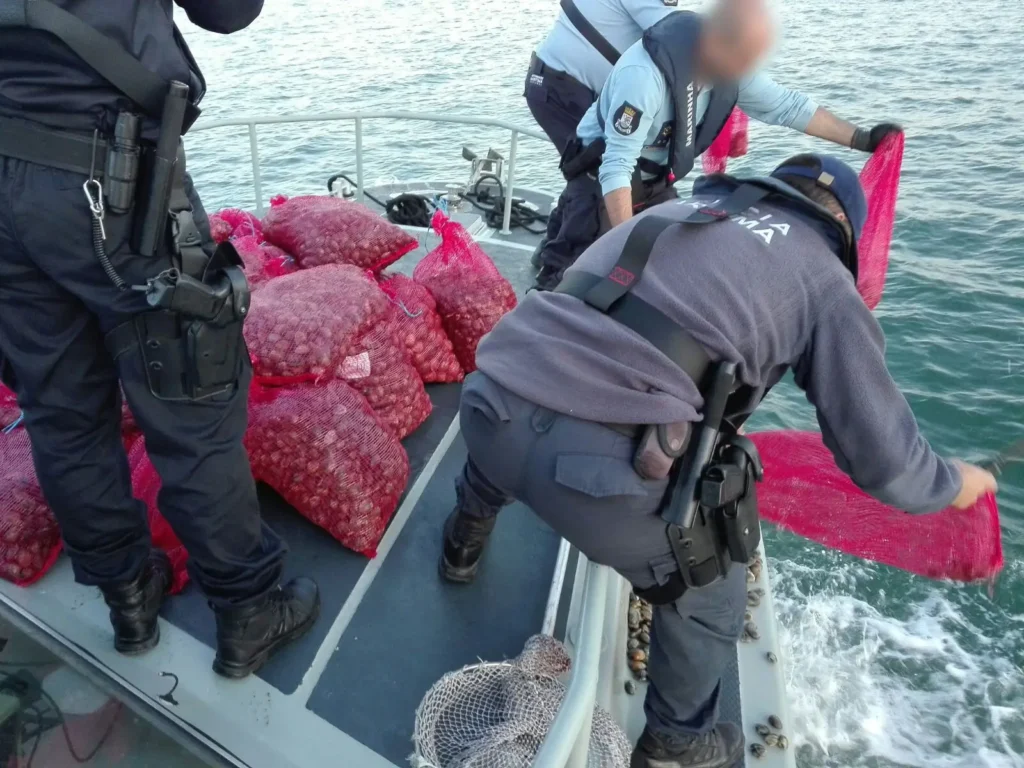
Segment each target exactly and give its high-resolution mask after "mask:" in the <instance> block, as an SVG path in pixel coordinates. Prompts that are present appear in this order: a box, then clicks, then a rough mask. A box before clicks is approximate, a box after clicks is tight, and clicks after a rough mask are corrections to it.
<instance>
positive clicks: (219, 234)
mask: <svg viewBox="0 0 1024 768" xmlns="http://www.w3.org/2000/svg"><path fill="white" fill-rule="evenodd" d="M231 229H232V227H231V225H230V224H228V223H227V222H226V221H224V219H222V218H221V217H220V216H218V215H217V214H216V213H214V214H212V215H211V216H210V235H212V236H213V242H215V243H223V242H227V241H228V240H230V239H231Z"/></svg>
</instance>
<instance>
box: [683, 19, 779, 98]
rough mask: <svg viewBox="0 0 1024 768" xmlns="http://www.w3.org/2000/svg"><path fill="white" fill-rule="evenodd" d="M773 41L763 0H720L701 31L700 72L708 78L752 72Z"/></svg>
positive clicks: (728, 77) (722, 78) (719, 79)
mask: <svg viewBox="0 0 1024 768" xmlns="http://www.w3.org/2000/svg"><path fill="white" fill-rule="evenodd" d="M773 41H774V30H773V28H772V22H771V18H770V16H769V14H768V10H767V8H766V7H765V5H764V2H763V0H719V2H718V4H717V5H716V6H715V8H714V10H713V11H712V12H711V14H710V15H709V16H708V17H707V19H706V20H705V24H704V30H703V34H702V35H701V50H700V70H701V75H702V77H704V78H705V79H707V80H709V81H711V82H716V81H717V82H723V81H734V80H739V79H740V78H741V77H743V76H745V75H748V74H751V73H752V72H754V71H755V70H756V69H757V67H758V65H759V64H760V63H761V61H762V60H763V59H764V57H765V56H766V55H767V53H768V51H769V50H770V49H771V46H772V43H773Z"/></svg>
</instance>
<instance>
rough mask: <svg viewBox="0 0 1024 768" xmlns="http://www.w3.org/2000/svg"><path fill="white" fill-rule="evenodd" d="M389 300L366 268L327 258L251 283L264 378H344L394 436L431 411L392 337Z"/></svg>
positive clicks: (254, 340) (255, 350)
mask: <svg viewBox="0 0 1024 768" xmlns="http://www.w3.org/2000/svg"><path fill="white" fill-rule="evenodd" d="M392 309H393V307H392V305H391V301H390V300H389V299H388V297H387V296H385V295H384V292H383V291H382V290H381V289H380V287H379V286H378V285H377V283H376V281H375V280H374V279H373V278H372V277H370V276H369V275H368V274H367V273H366V272H365V271H364V270H361V269H359V268H357V267H353V266H347V265H338V264H333V265H327V266H324V267H317V268H316V269H310V270H299V271H298V272H295V273H294V274H291V275H285V276H284V277H280V278H276V279H274V280H270V281H269V282H267V283H266V285H263V286H261V287H260V289H259V290H258V291H254V292H253V295H252V307H251V308H250V310H249V317H248V319H247V320H246V323H245V326H244V327H245V340H246V342H247V344H248V345H249V351H250V353H251V354H252V356H253V358H254V367H255V372H256V375H257V376H259V377H261V378H265V379H274V378H278V377H283V378H286V379H287V378H295V377H304V376H313V377H316V378H322V379H324V380H329V379H335V378H341V379H344V380H345V381H348V382H349V383H351V384H352V386H354V387H356V388H357V389H358V390H359V391H360V392H361V393H363V394H364V395H365V396H366V398H367V399H368V400H369V401H370V405H371V406H372V407H373V408H374V409H375V410H377V411H378V413H379V414H380V415H381V418H382V419H383V420H384V422H385V423H386V424H387V425H388V426H389V427H391V428H392V429H393V430H394V432H395V434H397V435H398V436H399V438H402V437H405V436H406V435H407V434H409V433H410V432H412V431H413V430H414V429H416V427H418V426H419V425H420V424H422V423H423V421H424V420H425V419H426V418H427V416H429V415H430V410H431V406H430V398H429V397H428V396H427V392H426V390H425V389H424V388H423V382H422V380H421V379H420V377H419V374H418V373H417V372H416V369H415V368H414V367H413V365H412V362H411V361H410V360H409V356H408V354H407V353H406V352H405V350H404V349H403V348H402V347H401V345H400V344H399V342H398V340H397V339H396V338H395V329H394V326H393V324H392V323H391V322H389V320H390V318H391V316H392V315H391V312H392Z"/></svg>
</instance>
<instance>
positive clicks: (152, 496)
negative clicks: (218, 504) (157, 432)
mask: <svg viewBox="0 0 1024 768" xmlns="http://www.w3.org/2000/svg"><path fill="white" fill-rule="evenodd" d="M128 466H129V468H130V469H131V473H132V493H134V494H135V498H137V499H139V500H140V501H142V502H143V503H144V504H145V505H146V511H147V515H148V519H149V533H150V536H151V537H152V539H153V546H154V547H158V548H159V549H162V550H163V551H164V552H166V553H167V557H168V558H170V561H171V568H172V569H173V570H174V579H173V581H172V582H171V594H172V595H176V594H178V593H179V592H181V590H183V589H184V588H185V585H186V584H188V570H186V567H185V565H186V563H187V562H188V552H186V551H185V546H184V545H183V544H182V543H181V539H179V538H178V536H177V534H175V533H174V531H173V530H172V529H171V526H170V523H168V522H167V521H166V520H165V519H164V516H163V515H161V514H160V511H159V509H157V496H158V495H159V494H160V475H158V474H157V473H156V469H155V468H154V467H153V463H152V462H151V461H150V460H149V455H148V454H147V453H146V441H145V440H144V439H143V438H141V437H139V438H138V439H136V440H133V441H131V442H130V443H129V448H128Z"/></svg>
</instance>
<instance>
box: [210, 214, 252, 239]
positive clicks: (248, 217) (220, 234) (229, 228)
mask: <svg viewBox="0 0 1024 768" xmlns="http://www.w3.org/2000/svg"><path fill="white" fill-rule="evenodd" d="M210 234H211V235H213V240H214V242H216V243H223V242H224V241H225V240H227V239H229V238H230V239H236V238H241V237H255V238H256V239H257V240H259V241H260V242H263V224H262V223H261V222H260V220H259V219H258V218H257V217H256V216H254V215H253V214H251V213H249V212H248V211H243V210H240V209H238V208H225V209H224V210H223V211H218V212H217V213H214V214H212V215H211V216H210Z"/></svg>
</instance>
